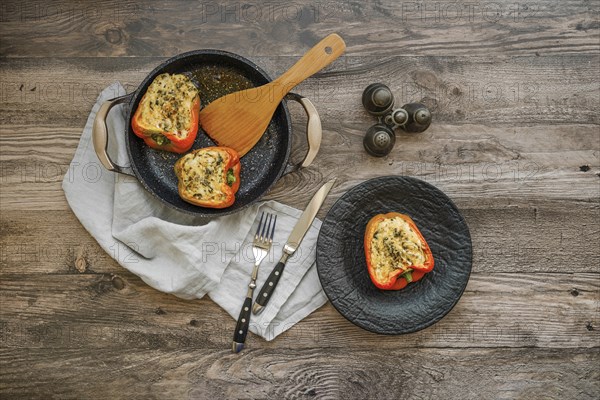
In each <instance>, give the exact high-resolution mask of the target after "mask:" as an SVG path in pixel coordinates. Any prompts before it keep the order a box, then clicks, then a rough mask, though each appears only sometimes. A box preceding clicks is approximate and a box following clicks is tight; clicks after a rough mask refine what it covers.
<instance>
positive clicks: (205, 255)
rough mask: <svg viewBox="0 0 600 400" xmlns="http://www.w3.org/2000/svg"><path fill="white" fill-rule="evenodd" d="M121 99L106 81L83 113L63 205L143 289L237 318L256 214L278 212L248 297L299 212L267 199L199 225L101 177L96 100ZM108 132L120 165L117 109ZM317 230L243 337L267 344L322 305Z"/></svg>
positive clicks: (109, 175) (117, 179)
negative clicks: (209, 303)
mask: <svg viewBox="0 0 600 400" xmlns="http://www.w3.org/2000/svg"><path fill="white" fill-rule="evenodd" d="M124 94H125V90H124V89H123V87H122V86H121V84H120V83H118V82H116V83H113V84H112V85H110V86H109V87H107V88H106V89H104V91H102V93H101V94H100V96H99V97H98V100H97V101H96V104H95V105H94V107H93V108H92V112H91V114H90V115H89V117H88V120H87V123H86V126H85V128H84V130H83V133H82V135H81V139H80V141H79V146H78V147H77V151H76V152H75V157H74V158H73V160H72V161H71V165H70V168H69V172H68V173H67V174H66V175H65V177H64V179H63V183H62V187H63V190H64V192H65V196H66V198H67V201H68V203H69V205H70V206H71V209H72V210H73V212H74V213H75V215H76V216H77V218H79V220H80V221H81V223H82V224H83V226H84V227H85V228H86V229H87V231H88V232H89V233H90V234H91V235H92V236H93V237H94V238H95V239H96V240H97V241H98V243H99V244H100V246H101V247H102V248H103V249H104V250H105V251H106V252H108V254H110V255H111V256H112V257H113V258H114V259H115V260H116V261H117V262H118V263H119V264H120V265H121V266H123V267H124V268H126V269H128V270H129V271H131V272H132V273H134V274H136V275H138V276H139V277H140V278H142V279H143V280H144V282H146V283H147V284H148V285H150V286H152V287H153V288H155V289H157V290H160V291H162V292H166V293H171V294H174V295H176V296H178V297H181V298H185V299H194V298H201V297H203V296H204V295H206V294H208V295H209V296H210V298H211V299H213V300H214V301H215V302H216V303H217V304H219V306H221V307H222V308H223V309H224V310H225V311H227V312H228V313H229V314H230V315H231V316H232V317H233V318H234V319H237V317H238V314H239V312H240V309H241V306H242V303H243V301H244V298H245V296H246V291H247V287H248V283H249V282H250V274H251V271H252V266H253V261H254V259H253V256H252V246H251V245H252V238H253V235H254V232H255V230H256V227H257V225H258V221H257V218H256V217H257V215H260V214H259V213H260V212H263V211H268V212H272V213H275V214H277V227H276V230H275V238H274V243H273V247H272V249H271V253H270V254H269V256H268V257H267V258H266V259H265V260H264V261H263V262H262V264H261V267H260V271H259V275H258V280H257V289H256V291H255V295H256V294H257V293H258V291H259V289H260V288H261V287H262V284H263V283H264V281H265V280H266V278H267V276H268V275H269V273H270V272H271V270H272V269H273V267H274V266H275V264H277V261H278V260H279V257H281V254H282V248H283V244H284V243H285V241H286V240H287V237H288V235H289V234H290V232H291V231H292V229H293V227H294V225H295V223H296V221H297V219H298V217H299V216H300V214H301V211H300V210H297V209H295V208H292V207H289V206H286V205H284V204H281V203H278V202H275V201H268V202H264V203H262V204H254V205H253V206H251V207H249V208H247V209H245V210H242V211H241V212H238V213H235V214H233V215H229V216H224V217H219V218H216V219H213V220H208V219H202V218H198V217H194V216H191V215H188V214H184V213H181V212H179V211H176V210H173V209H171V208H169V207H167V206H165V205H164V204H163V203H162V202H160V201H159V200H158V199H156V198H154V197H153V196H152V195H151V194H150V193H148V192H147V191H146V190H145V189H144V188H143V187H142V185H141V184H140V183H139V182H138V181H137V180H136V179H135V178H132V177H127V176H123V175H120V174H116V173H113V172H109V171H107V170H106V169H104V167H103V166H102V165H101V164H100V162H99V161H98V158H97V156H96V153H95V151H94V146H93V143H92V140H91V135H92V124H93V121H94V117H95V116H96V112H97V111H98V109H99V108H100V105H101V104H102V103H103V102H104V101H106V100H109V99H111V98H113V97H116V96H121V95H124ZM107 127H108V130H109V137H110V139H109V149H108V151H109V154H111V155H112V157H113V159H114V160H116V163H117V164H119V165H128V164H129V162H128V158H127V151H126V147H125V137H124V132H125V117H124V115H123V109H122V106H121V105H119V106H116V107H115V108H113V109H112V110H111V112H110V114H109V116H108V118H107ZM320 227H321V221H319V220H317V219H315V222H314V223H313V225H312V227H311V228H310V230H309V231H308V232H307V234H306V236H305V238H304V240H303V242H302V244H301V246H300V247H299V249H298V250H297V252H296V254H294V256H293V257H292V258H290V259H289V260H288V263H287V265H286V268H285V271H284V273H283V275H282V278H281V280H280V281H279V284H278V287H277V289H276V290H275V293H274V294H273V297H272V298H271V301H270V302H269V304H268V305H267V307H265V309H264V311H263V312H262V313H261V314H260V315H258V316H255V315H252V319H251V324H250V331H251V332H253V333H255V334H257V335H260V336H262V337H263V338H265V339H266V340H272V339H273V338H275V337H276V336H277V335H279V334H281V333H282V332H284V331H285V330H287V329H289V328H291V327H292V326H293V325H294V324H295V323H297V322H298V321H300V320H301V319H302V318H304V317H306V316H307V315H309V314H310V313H311V312H313V311H314V310H316V309H317V308H319V307H320V306H322V305H323V304H325V302H326V301H327V298H326V296H325V294H324V293H323V290H322V288H321V284H320V282H319V279H318V276H317V271H316V266H315V247H316V241H317V235H318V231H319V228H320ZM198 312H199V313H201V312H202V310H198ZM220 334H223V335H230V334H231V335H233V332H220Z"/></svg>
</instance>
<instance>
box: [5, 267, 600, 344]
mask: <svg viewBox="0 0 600 400" xmlns="http://www.w3.org/2000/svg"><path fill="white" fill-rule="evenodd" d="M599 276H600V275H598V274H573V273H560V274H541V273H539V274H532V273H521V274H516V273H497V274H482V273H475V274H473V275H472V276H471V280H470V281H469V285H468V286H467V289H466V291H465V293H464V295H463V297H462V298H461V300H460V301H459V303H458V304H457V306H456V307H455V308H454V309H453V310H452V311H451V312H450V314H448V315H447V316H446V317H445V318H444V319H443V320H442V321H440V322H439V323H437V324H436V325H435V326H433V327H431V328H428V329H425V330H423V331H420V332H417V333H414V334H410V335H403V336H382V335H376V334H372V333H369V332H367V331H364V330H362V329H360V328H358V327H356V326H354V325H352V324H351V323H350V322H348V321H346V320H345V319H344V318H343V317H342V316H341V315H339V314H338V313H337V312H335V310H334V309H333V308H332V306H331V305H327V306H326V307H324V308H322V309H320V310H319V311H317V312H315V313H314V314H313V315H311V316H310V317H308V318H307V319H306V320H305V321H303V322H302V323H301V324H298V325H297V326H294V327H293V328H292V329H291V330H289V331H288V332H286V333H284V334H283V335H282V336H280V337H278V338H277V339H276V340H275V341H273V342H265V341H264V340H262V339H259V338H257V337H255V336H252V337H251V338H250V339H249V341H248V346H249V347H250V348H252V349H258V348H269V349H280V348H288V347H289V348H295V349H298V348H307V347H321V348H338V347H341V348H348V347H350V348H352V349H368V348H373V342H374V341H376V342H377V348H379V349H384V348H386V349H392V350H393V349H395V348H412V347H415V346H416V347H426V348H431V347H544V348H578V347H599V346H600V333H599V330H598V325H599V324H600V320H599V319H598V313H597V311H598V302H599V301H600V279H599ZM0 285H1V286H0V288H1V292H0V299H1V301H2V304H3V310H2V317H1V318H2V319H1V320H0V321H1V323H2V343H0V347H11V348H12V347H14V348H29V347H44V348H46V347H52V348H63V347H64V348H73V347H81V346H83V347H91V348H93V347H108V348H128V349H130V348H134V347H137V348H139V347H144V348H146V347H149V348H155V349H165V348H170V349H175V348H182V347H190V348H204V349H208V348H210V349H214V350H219V349H228V348H229V346H230V344H231V332H232V331H233V329H234V320H233V319H231V318H230V317H229V316H227V315H226V314H225V312H224V311H222V310H220V309H219V308H218V307H217V306H216V305H214V304H213V303H212V302H211V301H207V300H202V301H184V300H180V299H177V298H175V297H174V296H170V295H166V294H163V293H158V292H156V291H155V290H153V289H151V288H150V287H148V286H146V285H144V284H143V283H141V281H140V280H139V279H138V278H135V277H133V276H132V275H131V274H128V273H127V272H126V271H123V270H121V271H117V272H116V273H115V274H109V273H105V274H96V273H89V272H88V273H84V274H78V273H77V272H74V273H72V274H67V275H63V274H53V275H38V274H36V275H31V274H20V275H9V274H5V273H3V274H2V282H1V283H0ZM241 300H242V298H240V301H241ZM107 310H110V312H107ZM341 338H343V340H340V339H341Z"/></svg>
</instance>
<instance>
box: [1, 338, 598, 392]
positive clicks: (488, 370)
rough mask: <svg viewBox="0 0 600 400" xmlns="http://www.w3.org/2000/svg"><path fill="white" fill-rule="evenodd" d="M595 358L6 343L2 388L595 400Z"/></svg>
mask: <svg viewBox="0 0 600 400" xmlns="http://www.w3.org/2000/svg"><path fill="white" fill-rule="evenodd" d="M598 356H599V350H598V349H593V350H591V351H586V350H570V349H569V350H559V349H552V350H550V349H516V350H511V349H497V350H490V349H470V350H453V349H417V350H411V351H410V352H407V351H405V350H404V349H398V350H391V351H390V350H384V351H382V350H375V349H372V350H369V351H352V352H348V351H347V350H345V349H306V350H287V351H286V352H285V353H282V352H280V351H277V350H266V349H265V350H263V349H260V350H252V351H247V352H244V353H242V354H239V355H232V354H231V353H230V352H229V351H224V350H222V351H216V352H215V351H212V350H203V349H194V350H188V349H185V350H177V349H174V350H165V349H161V350H152V349H128V350H122V349H115V350H106V349H77V348H74V349H32V350H30V351H27V352H24V351H20V350H15V349H3V350H1V351H0V360H2V361H3V362H8V361H10V365H8V366H7V369H6V370H5V373H4V374H3V375H2V377H1V379H2V381H1V383H2V385H1V389H0V393H2V394H3V395H6V396H9V397H13V396H14V395H15V394H17V395H21V396H23V397H27V398H29V399H38V398H40V399H43V398H47V397H45V395H46V394H47V393H53V394H54V396H55V397H56V398H61V399H78V398H81V397H85V398H89V399H96V398H97V399H105V398H129V399H148V398H150V399H158V398H174V399H175V398H177V399H179V398H185V399H209V398H212V399H254V400H256V399H265V400H267V399H304V398H311V399H340V398H356V399H375V400H377V399H381V400H386V399H398V398H415V399H438V398H451V399H454V398H460V399H473V400H480V399H532V398H544V399H556V400H558V399H565V398H568V399H574V398H577V399H595V398H596V394H597V392H598V390H599V384H598V381H599V378H600V375H599V373H598V371H597V368H595V367H594V365H596V363H595V361H596V360H597V357H598ZM71 365H76V366H77V370H78V373H77V374H73V373H70V371H71V368H72V367H70V366H71ZM382 365H384V368H382ZM390 371H391V372H390ZM98 376H102V377H103V379H97V377H98ZM83 379H85V381H86V382H85V384H84V385H82V384H81V381H82V380H83ZM17 382H19V383H17Z"/></svg>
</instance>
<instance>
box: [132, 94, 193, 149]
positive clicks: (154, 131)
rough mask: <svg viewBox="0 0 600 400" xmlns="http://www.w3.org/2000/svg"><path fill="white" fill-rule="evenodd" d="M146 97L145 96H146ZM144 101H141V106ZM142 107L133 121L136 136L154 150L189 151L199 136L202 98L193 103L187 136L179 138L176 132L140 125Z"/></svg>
mask: <svg viewBox="0 0 600 400" xmlns="http://www.w3.org/2000/svg"><path fill="white" fill-rule="evenodd" d="M144 96H145V95H144ZM143 102H144V99H143V98H142V100H141V101H140V104H142V103H143ZM141 112H142V107H138V109H137V110H136V112H135V114H134V115H133V118H132V119H131V128H132V129H133V133H135V134H136V136H138V137H140V138H142V139H144V142H146V144H147V145H148V146H150V147H152V148H154V149H158V150H166V151H171V152H173V153H180V154H181V153H185V152H186V151H188V150H189V149H190V148H191V147H192V144H194V140H195V139H196V135H197V134H198V114H199V113H200V97H199V96H196V97H195V98H194V101H193V103H192V109H191V118H190V120H191V125H190V127H189V130H188V132H187V134H186V135H184V136H178V135H177V134H176V133H175V132H167V131H164V130H162V129H160V128H157V127H150V126H143V124H141V123H140V115H141Z"/></svg>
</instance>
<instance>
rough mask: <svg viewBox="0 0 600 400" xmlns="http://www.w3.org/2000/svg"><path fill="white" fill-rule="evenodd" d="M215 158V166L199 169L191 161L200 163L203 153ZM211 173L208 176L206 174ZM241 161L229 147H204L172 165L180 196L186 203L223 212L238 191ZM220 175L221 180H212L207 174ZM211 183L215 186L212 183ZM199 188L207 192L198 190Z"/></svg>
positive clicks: (195, 163)
mask: <svg viewBox="0 0 600 400" xmlns="http://www.w3.org/2000/svg"><path fill="white" fill-rule="evenodd" d="M207 152H208V153H212V154H215V153H216V154H217V158H218V159H217V161H216V164H212V166H209V165H202V164H201V162H200V161H197V162H192V160H194V158H196V159H197V160H199V159H202V155H203V153H207ZM209 170H210V171H211V172H207V171H209ZM240 170H241V164H240V157H239V154H238V152H237V151H235V150H234V149H231V148H229V147H204V148H201V149H196V150H194V151H192V152H190V153H188V154H186V155H184V156H183V157H181V158H180V159H179V160H177V162H176V163H175V175H176V176H177V179H178V184H177V188H178V192H179V196H180V197H181V198H182V199H183V200H185V201H187V202H188V203H191V204H195V205H197V206H201V207H208V208H226V207H229V206H231V205H232V204H233V203H234V202H235V194H236V193H237V191H238V189H239V188H240ZM217 172H218V173H219V174H222V175H221V179H218V180H213V179H211V177H210V175H209V174H216V173H217ZM211 182H214V183H211ZM198 185H200V186H202V187H203V188H204V189H206V187H207V185H208V187H209V191H208V192H207V191H206V190H198Z"/></svg>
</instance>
